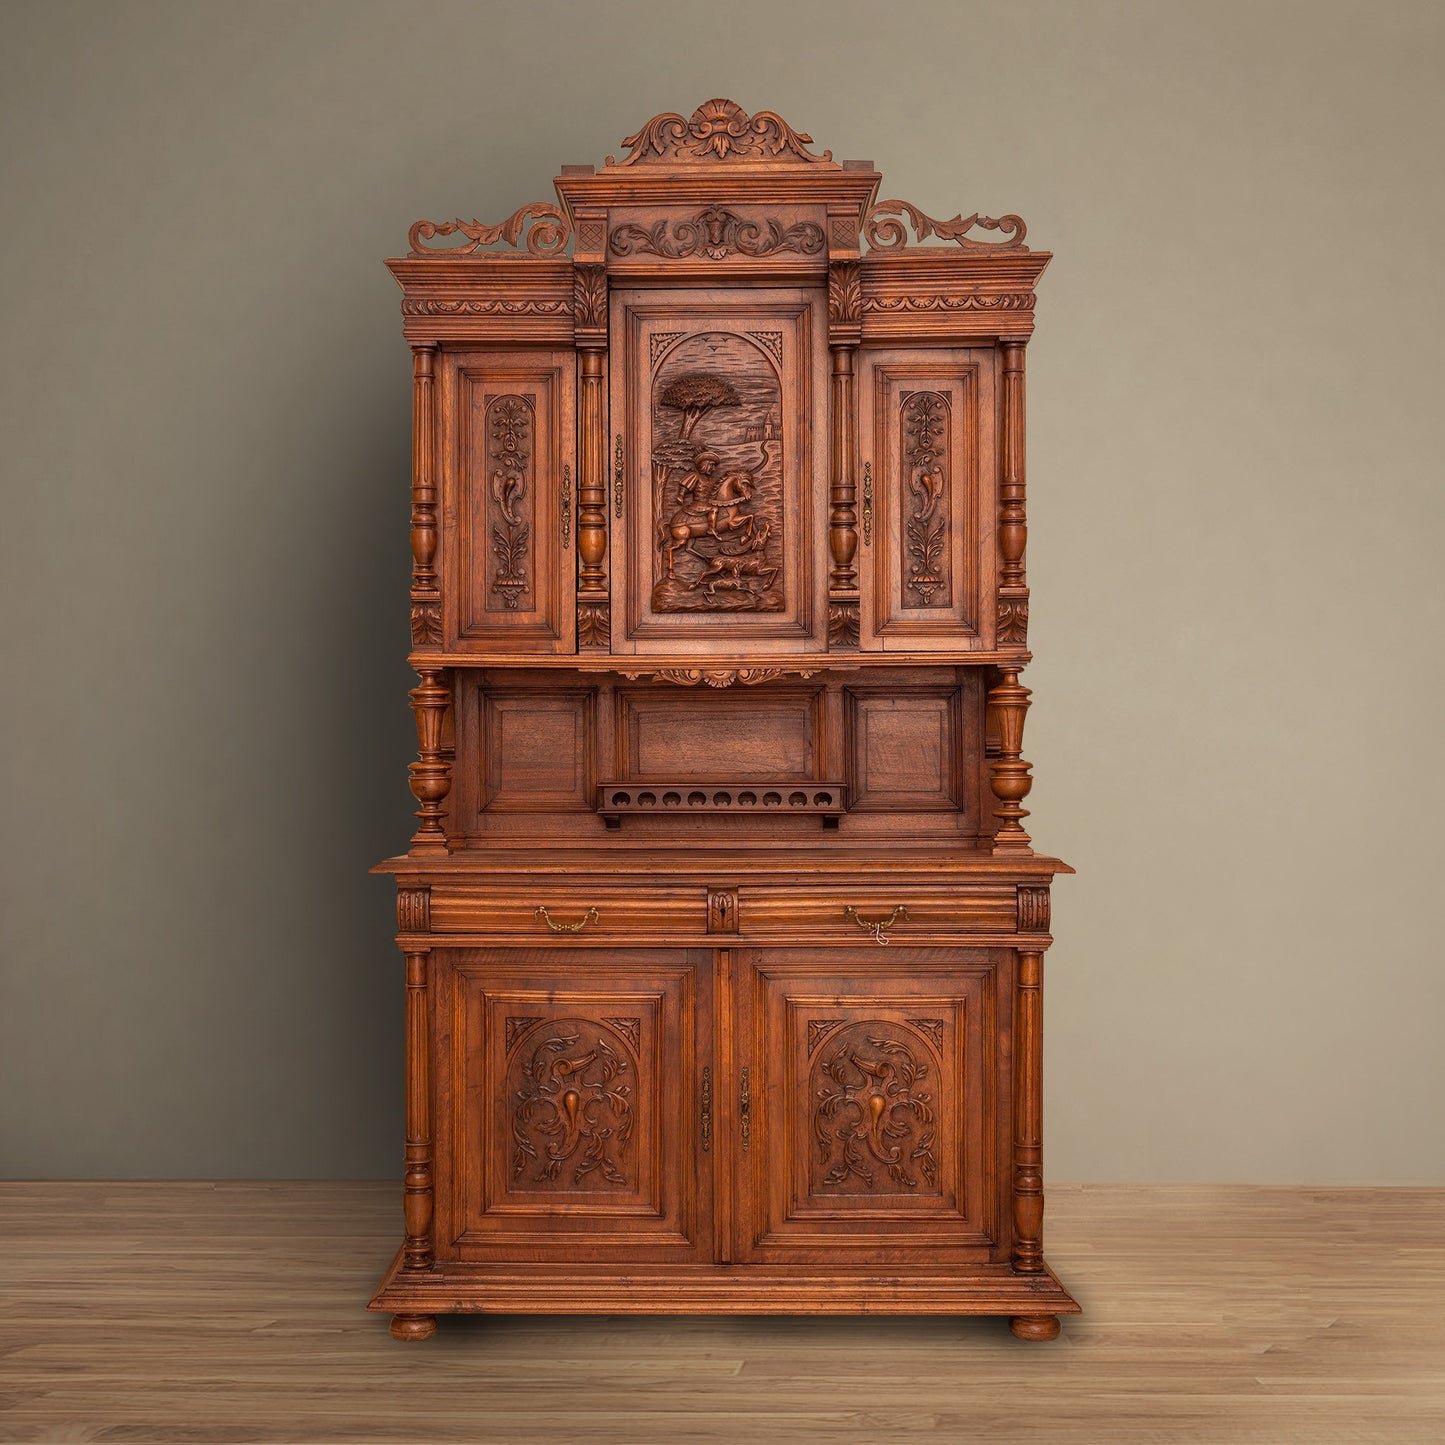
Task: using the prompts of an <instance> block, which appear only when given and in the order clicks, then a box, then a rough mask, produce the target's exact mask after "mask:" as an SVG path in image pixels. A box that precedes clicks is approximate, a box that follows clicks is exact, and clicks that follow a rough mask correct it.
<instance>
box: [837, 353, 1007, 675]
mask: <svg viewBox="0 0 1445 1445" xmlns="http://www.w3.org/2000/svg"><path fill="white" fill-rule="evenodd" d="M996 358H997V353H996V352H995V351H994V349H993V348H991V347H980V348H967V349H962V348H954V349H947V350H944V349H940V350H929V351H922V350H916V351H915V350H910V351H902V350H900V351H864V352H862V353H861V354H860V376H859V418H860V437H859V441H860V463H861V468H862V478H863V485H862V487H861V489H860V490H861V492H862V498H861V501H862V505H861V507H860V509H859V532H860V537H859V540H860V542H861V543H862V546H861V547H860V548H859V558H860V563H861V565H860V566H859V568H858V571H859V583H860V588H861V591H862V637H861V645H862V646H863V647H864V648H868V649H873V650H883V651H888V652H952V651H989V650H991V649H992V648H993V646H994V609H993V606H992V602H991V599H992V598H993V595H994V587H995V572H996V563H995V538H994V534H995V501H994V498H995V491H996V487H995V476H996V472H997V460H996V441H995V435H996V430H997V427H996V418H995V398H996V395H997V388H996V386H995V374H994V373H995V367H996V365H997V359H996Z"/></svg>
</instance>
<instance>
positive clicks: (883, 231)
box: [863, 201, 1028, 251]
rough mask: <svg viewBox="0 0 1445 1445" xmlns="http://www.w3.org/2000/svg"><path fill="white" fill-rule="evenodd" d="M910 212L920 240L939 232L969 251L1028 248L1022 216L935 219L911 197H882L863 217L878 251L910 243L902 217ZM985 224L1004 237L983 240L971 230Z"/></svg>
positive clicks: (942, 237) (865, 233) (872, 246)
mask: <svg viewBox="0 0 1445 1445" xmlns="http://www.w3.org/2000/svg"><path fill="white" fill-rule="evenodd" d="M903 216H907V217H908V219H909V221H910V222H911V223H912V226H913V234H914V236H915V238H916V239H917V240H919V241H926V240H927V239H928V238H929V237H930V236H937V237H938V239H939V240H940V241H956V242H957V243H958V244H959V245H960V246H962V247H963V249H964V250H965V251H1027V250H1028V247H1027V246H1025V245H1024V236H1025V235H1026V234H1027V228H1026V227H1025V226H1024V223H1023V221H1022V220H1021V219H1020V218H1019V217H1018V216H999V217H998V218H997V219H995V218H994V217H992V216H980V215H979V214H978V213H977V212H974V214H973V215H971V216H966V217H965V216H955V217H954V218H953V219H952V220H951V221H935V220H934V219H933V218H932V217H931V216H925V215H924V214H923V212H922V211H920V210H919V209H918V207H917V206H911V205H909V203H908V202H907V201H879V202H878V204H877V205H876V206H874V207H873V208H872V209H871V210H870V211H869V212H868V214H867V215H866V216H864V217H863V236H864V238H865V239H866V240H867V242H868V246H869V248H870V249H871V250H874V251H899V250H902V249H903V247H904V246H906V245H907V244H908V228H907V227H906V226H905V225H904V224H903V221H902V219H901V217H903ZM975 226H981V227H982V228H983V229H984V230H985V231H1002V232H1003V234H1004V238H1005V239H1003V240H1001V241H980V240H979V239H978V238H977V237H972V238H971V237H970V236H969V235H968V233H969V232H970V231H971V230H972V229H973V228H974V227H975Z"/></svg>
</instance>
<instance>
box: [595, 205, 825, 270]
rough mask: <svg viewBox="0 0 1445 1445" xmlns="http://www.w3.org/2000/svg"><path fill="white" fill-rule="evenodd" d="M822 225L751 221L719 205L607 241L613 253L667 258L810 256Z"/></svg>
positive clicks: (617, 233)
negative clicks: (793, 253)
mask: <svg viewBox="0 0 1445 1445" xmlns="http://www.w3.org/2000/svg"><path fill="white" fill-rule="evenodd" d="M824 239H825V238H824V235H823V228H822V227H821V226H815V225H814V224H813V223H812V222H811V221H798V222H795V223H794V224H793V225H791V226H786V227H785V226H784V225H783V223H782V222H781V221H779V220H778V219H777V218H776V217H774V216H762V217H759V218H757V219H753V218H751V217H747V216H740V215H738V214H737V213H736V212H735V211H729V210H725V209H724V208H723V207H722V206H704V207H703V209H702V210H700V211H699V212H698V213H697V214H696V215H695V216H692V217H689V218H688V219H687V220H682V221H678V220H672V219H669V218H667V217H664V218H663V219H662V220H660V221H658V222H657V223H656V224H655V225H652V226H650V227H647V228H645V229H644V228H643V227H642V226H633V225H627V226H618V227H617V228H616V229H615V230H614V231H613V232H612V235H611V237H610V238H609V240H608V245H607V249H608V250H609V251H611V252H612V254H613V255H614V256H631V255H634V254H636V253H637V252H639V251H646V252H651V254H652V255H654V256H663V257H666V258H668V259H669V260H681V259H683V258H685V257H688V256H697V255H704V256H707V257H708V258H709V259H710V260H713V261H721V260H723V259H724V258H725V257H728V256H731V255H733V254H734V253H736V254H737V255H740V256H750V257H759V256H772V255H775V254H776V253H777V252H779V251H797V252H799V253H801V254H802V255H805V256H811V255H813V254H815V253H816V252H818V251H821V250H822V249H823V243H824Z"/></svg>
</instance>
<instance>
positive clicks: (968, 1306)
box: [372, 936, 1077, 1338]
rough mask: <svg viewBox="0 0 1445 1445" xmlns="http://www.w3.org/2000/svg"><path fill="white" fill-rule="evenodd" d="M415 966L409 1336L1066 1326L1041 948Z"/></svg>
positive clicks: (540, 955)
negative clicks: (533, 1329)
mask: <svg viewBox="0 0 1445 1445" xmlns="http://www.w3.org/2000/svg"><path fill="white" fill-rule="evenodd" d="M432 941H433V942H435V941H438V940H436V939H435V936H433V939H432ZM421 957H424V958H425V960H426V965H425V967H424V968H421V967H419V966H417V960H419V959H420V958H421ZM411 958H412V959H413V966H412V968H411V970H410V971H409V974H408V978H409V980H412V981H413V987H415V981H416V980H425V991H426V1000H425V1011H424V1016H423V1014H422V1012H420V1011H418V1012H417V1014H416V1015H415V1018H416V1020H417V1023H418V1024H420V1023H421V1022H422V1021H423V1017H424V1022H425V1028H421V1027H417V1028H414V1029H413V1031H412V1033H411V1035H410V1038H409V1048H408V1077H409V1080H410V1083H411V1092H410V1094H409V1113H408V1136H409V1137H408V1145H407V1151H408V1152H407V1157H408V1172H407V1190H408V1210H409V1212H408V1221H409V1224H408V1236H407V1246H406V1248H405V1249H404V1250H403V1251H402V1253H401V1254H400V1255H399V1256H398V1259H397V1262H396V1264H395V1265H394V1266H393V1268H392V1271H391V1272H390V1274H389V1275H388V1276H387V1278H386V1280H385V1281H384V1282H383V1285H382V1288H381V1290H380V1291H379V1293H378V1294H377V1296H376V1298H375V1299H374V1300H373V1302H372V1303H373V1308H377V1309H385V1310H390V1311H392V1312H393V1313H394V1314H395V1315H396V1316H397V1320H396V1323H395V1325H394V1332H396V1333H398V1334H399V1335H400V1336H401V1337H404V1338H420V1337H421V1336H422V1333H424V1332H425V1331H426V1330H427V1328H428V1324H427V1321H429V1319H430V1316H431V1315H433V1314H436V1313H452V1312H456V1311H470V1310H478V1311H486V1310H496V1311H516V1310H549V1311H560V1312H572V1311H593V1312H611V1311H626V1310H639V1311H653V1310H657V1311H671V1312H678V1313H682V1312H688V1311H698V1310H710V1309H713V1310H723V1311H738V1312H741V1311H746V1312H776V1313H788V1312H834V1313H846V1312H852V1311H859V1312H891V1313H940V1314H1004V1315H1010V1316H1012V1317H1014V1326H1015V1332H1016V1333H1019V1332H1020V1331H1021V1330H1023V1329H1024V1326H1023V1325H1020V1324H1019V1320H1020V1319H1024V1318H1026V1319H1027V1320H1028V1321H1033V1322H1035V1323H1033V1324H1030V1325H1029V1326H1028V1327H1029V1328H1032V1329H1035V1330H1036V1331H1037V1330H1040V1329H1045V1328H1046V1326H1045V1324H1044V1323H1042V1321H1044V1320H1046V1319H1052V1317H1053V1316H1054V1315H1056V1314H1058V1313H1060V1312H1073V1311H1075V1310H1076V1309H1077V1306H1076V1305H1075V1304H1074V1303H1073V1301H1072V1300H1071V1299H1070V1298H1069V1296H1068V1294H1067V1293H1066V1292H1065V1291H1064V1290H1063V1288H1062V1287H1061V1286H1060V1285H1059V1283H1058V1281H1057V1280H1056V1279H1055V1278H1054V1277H1053V1275H1052V1274H1051V1273H1049V1272H1048V1270H1047V1269H1046V1268H1045V1267H1044V1266H1043V1263H1042V1259H1041V1258H1040V1257H1039V1256H1038V1253H1037V1224H1036V1219H1037V1214H1036V1213H1031V1212H1030V1211H1031V1210H1035V1208H1036V1206H1037V1205H1041V1195H1040V1194H1039V1192H1038V1189H1037V1187H1036V1182H1037V1180H1038V1178H1039V1175H1038V1170H1037V1151H1036V1150H1034V1151H1033V1152H1032V1153H1030V1152H1029V1148H1030V1146H1029V1142H1028V1136H1029V1135H1030V1131H1031V1130H1032V1129H1033V1128H1034V1125H1033V1124H1032V1123H1031V1122H1029V1120H1030V1119H1031V1118H1032V1110H1033V1107H1034V1106H1033V1105H1032V1103H1030V1104H1028V1106H1027V1107H1026V1108H1025V1111H1024V1114H1023V1115H1021V1116H1017V1117H1016V1109H1017V1108H1018V1105H1017V1100H1018V1099H1020V1098H1034V1097H1036V1092H1035V1093H1034V1094H1032V1095H1030V1094H1029V1093H1028V1090H1030V1089H1034V1088H1035V1084H1034V1083H1032V1082H1030V1083H1027V1086H1026V1087H1025V1088H1024V1092H1023V1093H1020V1092H1019V1090H1020V1088H1021V1087H1022V1086H1021V1084H1020V1080H1022V1079H1025V1077H1026V1075H1027V1068H1024V1069H1020V1068H1019V1067H1016V1065H1018V1064H1019V1063H1020V1060H1022V1059H1023V1056H1024V1050H1025V1049H1026V1048H1032V1047H1033V1045H1032V1044H1026V1043H1025V1042H1024V1040H1025V1039H1026V1038H1030V1037H1033V1036H1034V1033H1035V1030H1034V1028H1033V1025H1032V1024H1028V1023H1027V1022H1020V1020H1027V1018H1029V1017H1031V1015H1029V1014H1027V1013H1021V1014H1020V1015H1019V1017H1018V1018H1017V1019H1016V1016H1015V1013H1016V1007H1021V1005H1017V1004H1016V999H1020V998H1022V997H1024V996H1025V995H1026V994H1027V993H1028V990H1029V989H1030V988H1035V989H1036V980H1037V977H1038V975H1037V972H1036V967H1037V955H1036V954H1027V953H1019V952H1016V951H1015V950H1014V949H1013V948H1005V947H949V946H937V945H934V946H913V945H910V944H906V943H903V944H893V945H892V946H890V947H889V948H887V949H880V948H878V947H877V946H876V944H874V943H873V942H871V941H863V942H856V943H851V944H842V943H820V944H819V945H817V946H815V947H797V946H788V947H783V946H779V947H771V948H757V947H748V946H737V947H730V948H716V949H713V948H691V949H689V948H666V947H646V948H635V949H628V948H615V947H612V946H610V945H608V944H607V943H606V942H605V941H603V940H600V939H599V940H597V941H596V942H595V943H593V944H591V945H590V946H586V945H583V944H582V943H580V942H579V943H578V944H575V945H573V944H570V943H563V942H558V943H557V944H552V945H546V946H542V947H537V948H528V947H520V946H517V947H496V948H484V947H458V946H442V947H435V948H431V947H428V948H427V949H426V950H425V953H424V955H422V954H418V953H416V952H413V953H412V954H411ZM1021 961H1022V962H1021ZM1023 964H1027V965H1028V966H1027V967H1024V966H1023ZM1030 980H1034V981H1035V982H1030ZM418 1002H420V1001H419V1000H418ZM1029 1007H1030V1008H1032V1004H1030V1005H1029ZM1016 1035H1017V1037H1018V1039H1019V1040H1020V1042H1019V1050H1020V1057H1019V1059H1016V1058H1015V1051H1014V1042H1015V1037H1016ZM1028 1067H1032V1065H1029V1066H1028ZM1027 1076H1028V1077H1029V1078H1033V1077H1034V1076H1033V1075H1027ZM1019 1118H1023V1119H1024V1120H1025V1122H1024V1123H1023V1124H1022V1125H1020V1124H1019ZM1020 1130H1022V1133H1020ZM1021 1150H1022V1151H1023V1152H1020V1151H1021ZM1021 1161H1022V1162H1021ZM428 1189H429V1190H430V1197H429V1199H426V1198H424V1196H426V1195H427V1193H428ZM1025 1196H1027V1198H1025ZM1021 1201H1022V1202H1021ZM429 1208H430V1211H431V1212H430V1214H429V1213H428V1209H429ZM428 1219H429V1220H430V1230H429V1236H428V1231H427V1227H426V1221H428ZM1020 1221H1023V1223H1020ZM1030 1221H1035V1222H1033V1223H1030ZM413 1224H415V1228H413ZM1030 1241H1032V1243H1030ZM1030 1251H1032V1252H1030ZM1056 1323H1057V1322H1056V1321H1055V1322H1054V1325H1055V1326H1056ZM1030 1337H1037V1338H1043V1337H1045V1336H1044V1335H1041V1334H1037V1333H1035V1334H1034V1335H1032V1336H1030Z"/></svg>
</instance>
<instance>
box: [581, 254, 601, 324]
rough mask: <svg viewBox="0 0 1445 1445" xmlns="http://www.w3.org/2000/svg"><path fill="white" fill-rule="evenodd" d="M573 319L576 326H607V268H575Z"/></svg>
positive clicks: (588, 266) (587, 266)
mask: <svg viewBox="0 0 1445 1445" xmlns="http://www.w3.org/2000/svg"><path fill="white" fill-rule="evenodd" d="M573 317H574V319H575V320H576V323H577V325H578V326H592V327H603V326H606V325H607V268H606V267H605V266H594V265H585V266H577V267H576V268H575V270H574V272H573Z"/></svg>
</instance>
